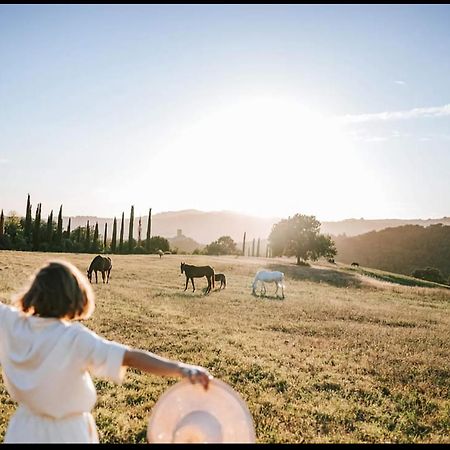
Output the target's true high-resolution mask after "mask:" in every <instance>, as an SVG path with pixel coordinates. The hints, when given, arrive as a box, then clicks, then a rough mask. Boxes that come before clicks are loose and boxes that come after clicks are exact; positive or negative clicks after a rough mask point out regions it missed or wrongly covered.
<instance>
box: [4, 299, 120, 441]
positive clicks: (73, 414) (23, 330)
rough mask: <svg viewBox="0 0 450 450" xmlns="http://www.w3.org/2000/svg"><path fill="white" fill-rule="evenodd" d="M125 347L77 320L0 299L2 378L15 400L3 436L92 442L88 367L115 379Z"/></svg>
mask: <svg viewBox="0 0 450 450" xmlns="http://www.w3.org/2000/svg"><path fill="white" fill-rule="evenodd" d="M127 348H128V347H127V346H125V345H122V344H119V343H116V342H114V341H108V340H106V339H103V338H101V337H100V336H98V335H97V334H95V333H94V332H92V331H91V330H89V329H88V328H86V327H85V326H84V325H82V324H81V323H79V322H69V321H63V320H60V319H52V318H41V317H35V316H26V315H25V314H23V313H22V312H20V311H19V310H17V309H16V308H13V307H11V306H7V305H4V304H2V303H1V302H0V364H1V366H2V372H3V381H4V384H5V386H6V389H7V390H8V392H9V394H10V395H11V397H12V399H13V400H15V401H16V402H17V403H18V404H19V407H18V408H17V411H16V412H15V414H14V415H13V416H12V418H11V420H10V422H9V424H8V428H7V430H6V436H5V440H4V442H5V443H13V442H33V443H38V442H39V443H42V442H43V443H51V442H67V443H69V442H84V443H88V442H91V443H96V442H98V435H97V428H96V425H95V421H94V418H93V417H92V414H91V410H92V408H93V407H94V405H95V402H96V400H97V394H96V391H95V387H94V384H93V382H92V379H91V376H90V374H89V373H91V374H92V375H95V376H98V377H104V378H107V379H109V380H111V381H114V382H116V383H119V384H120V383H121V382H122V380H123V377H124V375H125V370H126V367H124V366H122V361H123V356H124V353H125V351H126V349H127Z"/></svg>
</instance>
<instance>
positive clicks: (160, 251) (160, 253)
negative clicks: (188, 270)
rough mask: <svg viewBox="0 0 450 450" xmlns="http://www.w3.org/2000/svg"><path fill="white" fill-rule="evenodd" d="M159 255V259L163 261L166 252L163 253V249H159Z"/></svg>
mask: <svg viewBox="0 0 450 450" xmlns="http://www.w3.org/2000/svg"><path fill="white" fill-rule="evenodd" d="M157 253H158V255H159V259H161V258H162V256H163V255H164V252H163V251H162V250H161V249H159V250H158V251H157Z"/></svg>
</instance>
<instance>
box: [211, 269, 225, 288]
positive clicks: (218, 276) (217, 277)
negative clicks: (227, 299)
mask: <svg viewBox="0 0 450 450" xmlns="http://www.w3.org/2000/svg"><path fill="white" fill-rule="evenodd" d="M214 280H215V281H220V289H222V286H223V288H224V289H225V288H226V287H227V279H226V278H225V275H224V274H223V273H216V274H214Z"/></svg>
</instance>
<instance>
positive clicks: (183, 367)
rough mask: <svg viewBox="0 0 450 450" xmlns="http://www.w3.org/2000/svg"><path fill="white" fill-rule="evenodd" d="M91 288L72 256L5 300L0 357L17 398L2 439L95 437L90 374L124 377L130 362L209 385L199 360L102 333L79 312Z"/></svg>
mask: <svg viewBox="0 0 450 450" xmlns="http://www.w3.org/2000/svg"><path fill="white" fill-rule="evenodd" d="M94 307H95V303H94V293H93V290H92V288H91V286H90V284H89V283H88V281H87V279H86V278H85V276H84V275H83V274H82V273H81V272H80V271H79V270H78V269H77V268H76V267H75V266H73V265H72V264H70V263H68V262H64V261H57V262H51V263H49V264H47V265H45V266H44V267H42V268H41V269H40V270H39V271H38V272H37V274H36V275H35V277H34V278H33V280H32V281H31V284H30V286H29V287H27V288H26V289H25V291H24V293H23V294H21V295H19V296H18V298H17V299H16V301H15V305H14V306H8V305H5V304H3V303H1V302H0V364H1V366H2V371H3V381H4V384H5V386H6V389H7V390H8V392H9V394H10V395H11V397H12V398H13V400H15V401H16V402H17V403H18V405H19V406H18V408H17V411H16V412H15V413H14V415H13V416H12V418H11V420H10V422H9V424H8V428H7V430H6V435H5V439H4V442H5V443H13V442H30V443H31V442H33V443H38V442H39V443H42V442H44V443H52V442H83V443H89V442H90V443H97V442H98V434H97V428H96V425H95V421H94V418H93V416H92V414H91V411H92V409H93V407H94V405H95V402H96V399H97V395H96V391H95V387H94V384H93V382H92V379H91V376H90V375H94V376H98V377H104V378H107V379H109V380H111V381H114V382H116V383H119V384H120V383H121V382H122V380H123V377H124V375H125V371H126V368H127V367H133V368H136V369H139V370H143V371H146V372H150V373H152V374H155V375H161V376H180V377H188V378H189V379H190V381H191V382H193V383H196V382H199V383H201V384H202V385H203V386H204V388H205V389H207V387H208V383H209V380H210V379H211V375H210V374H209V372H208V371H207V370H206V369H204V368H202V367H199V366H193V365H189V364H184V363H181V362H178V361H173V360H170V359H166V358H162V357H160V356H157V355H155V354H153V353H150V352H146V351H142V350H138V349H131V348H129V347H128V346H126V345H122V344H120V343H118V342H114V341H108V340H106V339H103V338H101V337H100V336H98V335H97V334H95V333H94V332H93V331H91V330H89V329H88V328H87V327H85V326H84V325H82V324H81V323H80V322H78V320H82V319H87V318H88V317H90V316H91V314H92V313H93V311H94Z"/></svg>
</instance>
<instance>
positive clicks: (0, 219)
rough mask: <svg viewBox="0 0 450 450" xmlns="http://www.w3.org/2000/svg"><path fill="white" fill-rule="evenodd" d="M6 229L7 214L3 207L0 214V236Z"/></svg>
mask: <svg viewBox="0 0 450 450" xmlns="http://www.w3.org/2000/svg"><path fill="white" fill-rule="evenodd" d="M4 229H5V216H4V215H3V209H2V213H1V214H0V236H3V233H4Z"/></svg>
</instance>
